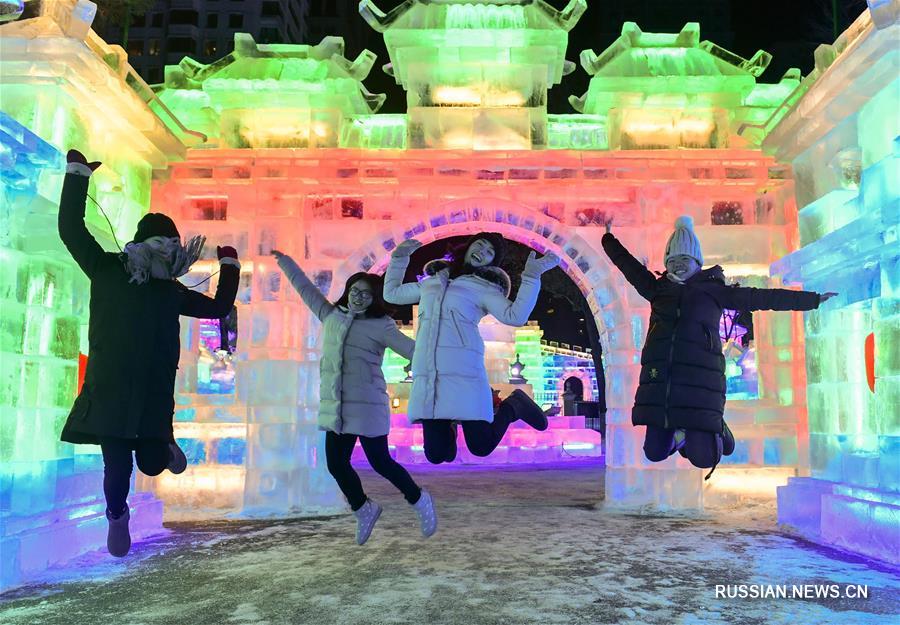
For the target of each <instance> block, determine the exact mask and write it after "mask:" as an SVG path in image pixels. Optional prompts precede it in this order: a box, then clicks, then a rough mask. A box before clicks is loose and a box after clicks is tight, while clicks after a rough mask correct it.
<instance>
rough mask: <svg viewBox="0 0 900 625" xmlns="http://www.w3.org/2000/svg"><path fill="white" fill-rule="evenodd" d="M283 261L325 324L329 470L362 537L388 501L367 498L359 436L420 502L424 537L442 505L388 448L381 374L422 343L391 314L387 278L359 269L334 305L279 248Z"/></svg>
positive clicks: (377, 465) (322, 420) (322, 397)
mask: <svg viewBox="0 0 900 625" xmlns="http://www.w3.org/2000/svg"><path fill="white" fill-rule="evenodd" d="M272 254H273V255H274V256H275V258H276V259H277V260H278V266H279V267H280V268H281V270H282V271H283V272H284V274H285V275H286V276H287V278H288V280H290V282H291V285H292V286H293V287H294V289H296V291H297V292H298V293H299V294H300V297H301V298H302V299H303V302H304V303H305V304H306V305H307V306H308V307H309V309H310V310H311V311H312V313H313V314H314V315H315V316H316V317H317V318H318V319H319V320H320V321H321V322H322V329H323V330H322V331H323V345H322V359H321V361H320V362H319V373H320V384H319V428H320V429H322V430H325V458H326V460H327V463H328V472H329V473H331V475H332V476H333V477H334V479H335V481H336V482H337V483H338V486H339V487H340V489H341V492H343V493H344V495H345V496H346V497H347V502H348V503H349V504H350V507H351V508H352V510H353V513H354V514H355V515H356V518H357V532H356V541H357V543H359V544H360V545H362V544H363V543H365V542H366V540H367V539H368V538H369V534H371V532H372V528H373V527H374V526H375V522H376V521H377V520H378V517H379V516H380V515H381V510H382V508H381V506H380V505H378V504H377V503H375V502H373V501H372V500H371V499H369V498H368V497H366V495H365V493H364V492H363V488H362V483H361V482H360V480H359V475H357V473H356V471H354V470H353V467H352V466H351V465H350V456H351V454H352V453H353V448H354V446H355V445H356V440H357V438H359V442H360V444H361V445H362V448H363V451H364V452H365V454H366V458H367V459H368V460H369V464H370V465H372V468H373V469H375V471H376V472H378V473H379V474H380V475H381V476H382V477H384V478H386V479H387V480H389V481H390V482H391V483H392V484H393V485H394V486H396V487H397V488H398V489H399V490H400V491H401V492H402V493H403V496H404V497H405V498H406V500H407V501H408V502H409V503H410V504H411V505H412V506H413V508H414V509H415V511H416V514H417V515H418V516H419V522H420V525H421V528H422V534H423V535H424V536H425V537H426V538H427V537H428V536H431V535H432V534H434V532H435V530H436V529H437V517H436V516H435V513H434V502H433V500H432V498H431V495H430V494H429V493H428V491H426V490H424V489H421V488H419V486H418V485H416V483H415V482H414V481H413V479H412V477H410V475H409V473H408V472H407V471H406V469H404V468H403V467H402V466H400V464H398V463H397V462H396V461H395V460H394V459H393V458H391V456H390V453H389V451H388V442H387V435H388V432H389V431H390V428H391V413H390V407H389V405H388V396H387V384H386V383H385V380H384V374H383V373H382V371H381V363H382V361H383V360H384V350H385V349H386V348H388V347H390V348H391V349H393V350H394V351H395V352H397V353H398V354H400V355H401V356H404V357H406V358H412V354H413V348H414V346H415V342H414V341H413V340H412V339H411V338H409V337H407V336H405V335H404V334H403V333H402V332H400V330H399V329H398V328H397V325H396V324H395V323H394V320H393V319H391V318H390V317H389V316H388V313H387V310H386V309H385V306H384V302H383V301H382V298H381V292H382V290H383V288H384V286H383V280H382V278H381V277H380V276H377V275H374V274H368V273H357V274H354V275H352V276H350V278H349V279H348V280H347V284H346V286H345V287H344V293H343V295H341V297H340V299H338V301H337V302H336V303H335V304H331V303H330V302H329V301H328V300H326V299H325V297H324V296H323V295H322V293H321V292H319V289H318V288H317V287H316V285H315V284H313V283H312V282H311V281H310V279H309V278H308V277H307V276H306V274H305V273H303V270H302V269H300V267H299V266H298V265H297V263H296V262H294V259H292V258H291V257H290V256H287V255H286V254H282V253H281V252H279V251H277V250H272Z"/></svg>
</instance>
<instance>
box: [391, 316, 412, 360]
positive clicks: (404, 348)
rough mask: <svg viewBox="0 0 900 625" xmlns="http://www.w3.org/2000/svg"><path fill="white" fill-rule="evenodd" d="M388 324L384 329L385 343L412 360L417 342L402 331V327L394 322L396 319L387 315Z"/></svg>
mask: <svg viewBox="0 0 900 625" xmlns="http://www.w3.org/2000/svg"><path fill="white" fill-rule="evenodd" d="M386 324H387V325H386V327H385V330H384V344H385V345H387V346H388V347H390V348H391V349H392V350H394V351H395V352H397V353H398V354H400V355H401V356H403V357H404V358H406V359H407V360H412V357H413V351H414V350H415V347H416V342H415V341H414V340H412V339H411V338H409V337H408V336H406V335H405V334H403V332H401V331H400V328H398V327H397V324H396V323H394V320H393V319H391V318H390V317H387V319H386Z"/></svg>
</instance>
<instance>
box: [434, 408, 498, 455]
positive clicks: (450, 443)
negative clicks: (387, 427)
mask: <svg viewBox="0 0 900 625" xmlns="http://www.w3.org/2000/svg"><path fill="white" fill-rule="evenodd" d="M513 421H515V415H514V414H513V410H512V408H511V407H510V406H509V405H507V404H500V406H499V408H497V412H495V413H494V421H493V423H488V422H487V421H460V422H459V423H460V425H462V429H463V435H464V436H465V437H466V447H468V448H469V451H471V452H472V454H474V455H476V456H481V457H485V456H489V455H490V454H491V452H493V451H494V450H495V449H497V445H499V444H500V439H502V438H503V435H504V434H506V430H507V429H508V428H509V424H510V423H512V422H513ZM453 423H454V422H453V421H450V420H449V419H427V420H425V421H422V437H423V438H424V439H425V457H426V458H427V459H428V462H430V463H431V464H441V463H442V462H448V461H450V460H451V459H452V458H455V457H456V426H455V425H453Z"/></svg>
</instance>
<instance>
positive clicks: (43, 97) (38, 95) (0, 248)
mask: <svg viewBox="0 0 900 625" xmlns="http://www.w3.org/2000/svg"><path fill="white" fill-rule="evenodd" d="M93 10H94V5H93V4H91V3H89V2H78V3H76V2H74V1H72V2H67V1H65V0H63V1H60V2H52V3H44V5H43V6H42V13H41V15H40V16H39V17H36V18H33V19H29V20H24V21H14V22H10V23H6V24H4V25H3V26H2V27H0V77H2V78H0V88H2V91H3V97H2V99H0V159H2V177H0V189H2V190H0V194H2V203H0V206H2V208H0V211H2V212H0V215H2V227H0V233H2V234H0V256H2V258H3V261H2V263H0V266H2V283H0V306H2V311H3V312H2V321H0V324H2V333H0V353H2V361H0V380H2V384H0V467H2V468H0V551H2V554H3V557H2V566H0V588H7V587H9V586H12V585H16V584H19V583H22V582H25V581H27V580H29V579H31V578H33V577H34V576H36V575H39V574H40V573H41V572H42V571H44V570H45V569H47V568H48V567H53V566H58V565H61V564H63V563H65V562H66V561H68V560H70V559H72V558H74V557H76V556H78V555H81V554H83V553H85V552H88V551H91V550H95V549H100V548H105V538H106V519H105V515H104V512H105V507H106V506H105V502H104V499H103V492H102V483H103V472H102V462H101V459H100V456H99V448H98V447H95V446H78V447H76V446H73V445H70V444H66V443H61V442H60V441H59V434H60V430H61V429H62V425H63V422H64V420H65V418H66V416H67V415H68V412H69V409H70V408H71V405H72V402H73V400H74V398H75V395H76V392H77V391H78V379H79V362H80V360H83V358H84V356H85V355H86V356H87V357H88V358H89V357H90V354H89V353H87V352H88V349H87V326H86V324H87V314H88V300H89V290H88V289H89V284H88V281H87V278H86V277H85V276H84V275H83V273H82V272H81V270H80V269H79V268H78V267H77V265H76V264H75V263H74V261H73V260H72V259H71V257H70V256H69V254H68V252H67V251H66V249H65V248H64V246H63V245H62V242H61V241H60V240H59V236H58V234H57V228H56V221H57V213H58V201H59V194H60V190H61V186H62V180H63V174H64V165H65V158H64V153H65V151H66V150H67V149H68V148H70V147H78V148H79V149H80V150H82V151H83V152H84V153H86V154H87V155H88V157H89V158H90V159H91V160H95V159H96V160H101V161H103V163H104V165H103V167H101V169H100V170H99V171H98V172H97V173H96V174H95V175H94V177H93V178H92V182H91V186H90V189H89V193H90V194H91V195H92V196H93V197H94V198H95V199H96V200H97V201H98V202H99V203H100V204H101V205H103V207H104V208H105V210H106V212H107V215H108V217H109V222H107V220H106V218H104V217H103V216H102V215H101V214H100V212H99V211H98V209H97V206H96V205H94V204H90V203H89V205H88V209H87V223H88V228H89V230H90V231H91V232H92V233H93V234H94V236H95V238H97V240H98V241H99V242H100V243H101V245H102V246H103V247H104V248H105V249H108V250H114V249H116V243H115V240H118V241H119V242H120V243H121V244H124V242H125V241H128V240H129V239H130V235H131V233H132V232H133V231H134V226H135V224H136V222H137V220H138V218H139V217H140V215H141V214H142V213H144V212H145V211H146V210H147V207H148V205H149V191H150V176H151V170H152V169H153V168H154V167H157V168H162V167H164V166H165V164H166V160H167V158H168V157H170V156H175V155H177V154H178V153H179V152H181V151H183V146H182V145H181V143H180V141H179V140H178V139H177V138H176V137H175V136H174V135H172V134H171V133H170V132H169V131H168V130H167V129H166V127H165V126H164V124H162V122H160V121H159V120H158V119H157V118H156V116H155V115H154V114H153V113H152V112H151V111H150V109H149V108H148V107H147V105H146V104H145V102H144V100H143V99H142V97H141V96H140V95H138V93H137V92H136V91H135V90H134V89H132V88H131V87H129V86H128V84H126V77H127V76H128V72H129V71H130V66H128V65H127V63H124V62H123V63H122V64H117V63H115V62H116V61H124V53H123V52H122V50H121V49H120V48H119V49H114V48H111V47H109V46H106V44H105V43H103V42H102V41H101V40H99V39H98V38H97V37H96V35H95V34H93V33H92V32H89V30H88V29H89V27H90V23H91V20H92V18H93ZM104 58H105V59H107V60H109V61H110V62H111V63H112V65H110V64H108V63H107V62H106V60H104ZM114 67H115V69H114ZM138 80H139V79H138ZM110 116H114V118H115V119H116V122H117V123H114V124H110V123H109V119H110ZM129 504H130V506H131V509H132V522H131V531H132V536H133V538H134V539H135V540H140V539H142V538H145V537H147V536H151V535H153V534H157V533H159V532H161V531H162V502H161V501H160V500H159V499H157V498H155V497H153V496H152V495H151V494H150V493H147V492H133V493H132V495H131V497H130V498H129Z"/></svg>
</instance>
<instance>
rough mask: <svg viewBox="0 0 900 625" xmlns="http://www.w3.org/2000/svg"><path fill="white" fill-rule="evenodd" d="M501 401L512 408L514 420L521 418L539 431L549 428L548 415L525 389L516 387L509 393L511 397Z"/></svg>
mask: <svg viewBox="0 0 900 625" xmlns="http://www.w3.org/2000/svg"><path fill="white" fill-rule="evenodd" d="M500 403H502V404H506V405H508V406H509V407H510V408H512V412H513V415H514V420H516V419H521V420H522V421H524V422H525V423H527V424H528V425H530V426H531V427H533V428H534V429H535V430H538V431H539V432H543V431H544V430H546V429H547V426H548V425H549V424H548V423H547V415H545V414H544V411H543V410H541V407H540V406H538V405H537V404H536V403H534V400H533V399H531V398H530V397H529V396H528V395H527V394H526V393H525V391H522V390H519V389H516V390H514V391H513V392H512V393H510V394H509V397H507V398H506V399H504V400H503V401H502V402H500Z"/></svg>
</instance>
